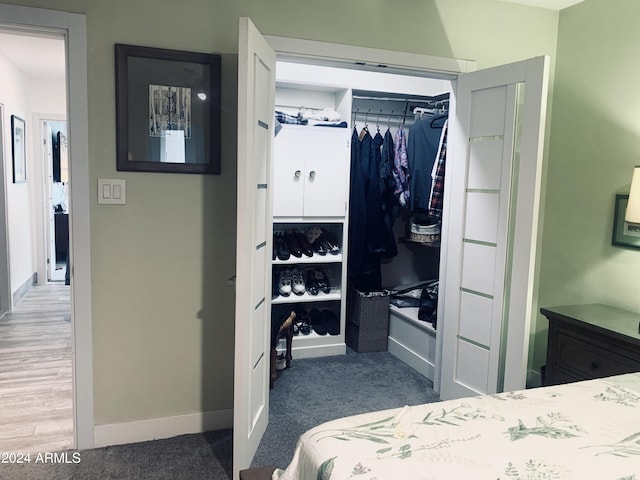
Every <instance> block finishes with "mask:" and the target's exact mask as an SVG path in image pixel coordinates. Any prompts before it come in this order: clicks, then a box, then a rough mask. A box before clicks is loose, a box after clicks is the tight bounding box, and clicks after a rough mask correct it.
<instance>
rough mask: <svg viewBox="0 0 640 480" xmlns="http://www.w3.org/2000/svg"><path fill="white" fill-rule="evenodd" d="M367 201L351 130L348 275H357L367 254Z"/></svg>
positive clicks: (357, 146) (356, 142)
mask: <svg viewBox="0 0 640 480" xmlns="http://www.w3.org/2000/svg"><path fill="white" fill-rule="evenodd" d="M366 228H367V201H366V197H365V176H364V173H363V169H362V167H361V164H360V138H359V136H358V131H357V130H356V129H355V127H354V129H353V133H352V135H351V177H350V191H349V255H348V258H347V269H348V272H349V275H357V274H358V273H359V272H360V271H361V269H362V265H363V263H364V257H365V254H366V253H367V237H366Z"/></svg>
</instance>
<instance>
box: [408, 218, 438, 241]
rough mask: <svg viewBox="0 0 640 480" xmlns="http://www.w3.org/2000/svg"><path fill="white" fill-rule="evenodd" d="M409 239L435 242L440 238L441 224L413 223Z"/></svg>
mask: <svg viewBox="0 0 640 480" xmlns="http://www.w3.org/2000/svg"><path fill="white" fill-rule="evenodd" d="M409 240H411V241H412V242H418V243H435V242H438V241H439V240H440V225H439V224H437V223H436V224H433V225H420V224H417V223H411V231H410V232H409Z"/></svg>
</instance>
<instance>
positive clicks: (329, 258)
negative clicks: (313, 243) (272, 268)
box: [272, 253, 342, 265]
mask: <svg viewBox="0 0 640 480" xmlns="http://www.w3.org/2000/svg"><path fill="white" fill-rule="evenodd" d="M272 263H273V264H274V265H300V264H315V263H342V254H341V253H339V254H337V255H331V254H327V255H317V254H314V255H313V256H311V257H307V256H306V255H303V256H302V257H300V258H298V257H294V256H291V257H289V259H288V260H280V259H278V258H276V259H275V260H274V261H273V262H272Z"/></svg>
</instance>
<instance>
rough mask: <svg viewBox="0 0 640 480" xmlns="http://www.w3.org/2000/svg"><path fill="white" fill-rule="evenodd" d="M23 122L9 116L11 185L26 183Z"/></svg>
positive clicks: (13, 116) (14, 116) (16, 117)
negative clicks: (11, 162)
mask: <svg viewBox="0 0 640 480" xmlns="http://www.w3.org/2000/svg"><path fill="white" fill-rule="evenodd" d="M25 131H26V129H25V124H24V120H23V119H21V118H20V117H18V116H16V115H11V155H12V157H11V158H12V160H13V183H24V182H26V181H27V155H26V148H25V145H26V142H25V136H26V134H25Z"/></svg>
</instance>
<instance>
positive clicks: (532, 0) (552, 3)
mask: <svg viewBox="0 0 640 480" xmlns="http://www.w3.org/2000/svg"><path fill="white" fill-rule="evenodd" d="M502 1H503V2H509V3H520V4H522V5H530V6H532V7H542V8H548V9H551V10H562V9H563V8H567V7H570V6H572V5H575V4H576V3H582V2H584V0H502Z"/></svg>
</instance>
